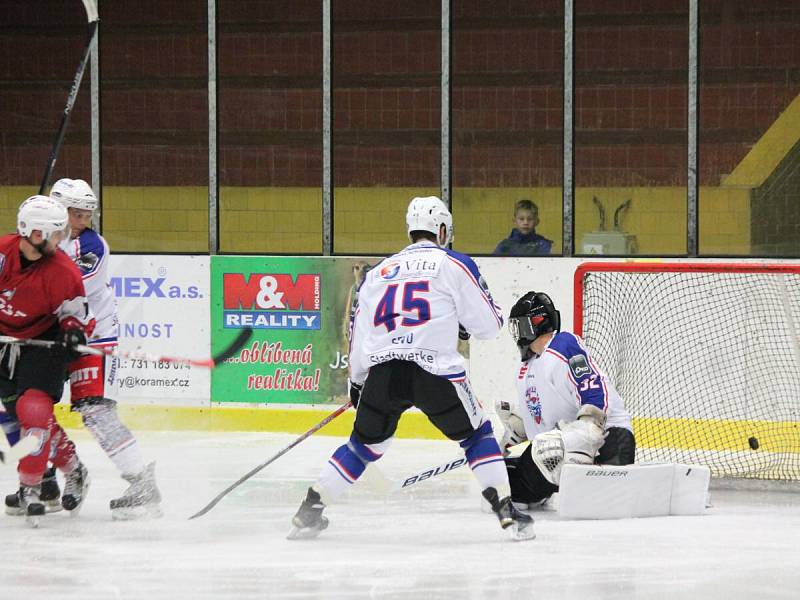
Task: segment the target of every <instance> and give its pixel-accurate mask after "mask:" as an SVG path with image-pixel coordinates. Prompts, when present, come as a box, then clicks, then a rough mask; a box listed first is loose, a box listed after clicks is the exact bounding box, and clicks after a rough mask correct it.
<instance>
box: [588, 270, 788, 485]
mask: <svg viewBox="0 0 800 600" xmlns="http://www.w3.org/2000/svg"><path fill="white" fill-rule="evenodd" d="M574 318H575V331H576V333H578V334H579V335H581V336H582V337H583V338H584V340H585V342H586V344H587V346H588V347H589V349H590V350H591V351H592V352H593V354H594V356H595V357H596V359H597V361H598V363H599V364H600V366H601V367H602V368H603V369H604V370H605V371H606V373H608V375H609V376H610V377H611V379H612V381H614V383H615V384H616V386H617V388H618V390H619V392H620V394H621V395H622V397H623V398H624V400H625V404H626V406H627V408H628V410H629V411H630V412H631V414H632V416H633V418H634V433H635V435H636V442H637V446H638V449H637V461H668V462H685V463H689V464H693V463H695V464H704V465H707V466H708V467H710V468H711V472H712V474H713V475H714V476H715V477H738V478H752V479H780V480H790V481H798V480H800V338H799V337H798V336H799V335H800V329H798V328H799V327H800V265H763V264H755V263H750V264H748V263H743V264H729V263H724V264H723V263H699V264H698V263H695V264H692V263H644V262H642V263H638V262H637V263H611V262H608V263H584V264H582V265H581V266H579V267H578V269H577V270H576V273H575V313H574Z"/></svg>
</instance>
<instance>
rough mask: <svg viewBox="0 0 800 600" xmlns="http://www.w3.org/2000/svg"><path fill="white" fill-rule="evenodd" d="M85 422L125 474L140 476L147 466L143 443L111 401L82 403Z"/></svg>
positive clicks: (79, 410) (80, 408) (80, 411)
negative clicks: (141, 450)
mask: <svg viewBox="0 0 800 600" xmlns="http://www.w3.org/2000/svg"><path fill="white" fill-rule="evenodd" d="M77 410H78V412H79V413H81V417H82V418H83V424H84V425H85V426H86V429H88V430H89V432H90V433H91V434H92V436H93V437H94V439H95V440H97V443H98V444H100V447H101V448H102V449H103V451H104V452H105V453H106V454H107V455H108V458H110V459H111V462H113V463H114V466H116V467H117V469H119V472H120V473H121V474H122V475H128V476H132V475H139V474H140V473H142V472H143V471H144V469H145V467H146V466H147V465H146V464H145V461H144V458H143V457H142V453H141V452H140V450H139V444H138V443H137V442H136V438H134V437H133V433H131V430H130V429H128V428H127V427H126V426H125V425H124V424H123V423H122V421H120V419H119V415H118V414H117V409H116V406H115V405H114V404H112V403H110V402H108V403H106V402H103V403H98V404H82V405H79V406H78V408H77Z"/></svg>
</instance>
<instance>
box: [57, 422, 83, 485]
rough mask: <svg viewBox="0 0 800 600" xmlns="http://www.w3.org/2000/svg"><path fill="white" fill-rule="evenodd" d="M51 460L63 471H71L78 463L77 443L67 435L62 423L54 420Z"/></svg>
mask: <svg viewBox="0 0 800 600" xmlns="http://www.w3.org/2000/svg"><path fill="white" fill-rule="evenodd" d="M50 462H52V463H53V466H54V467H58V469H59V470H60V471H61V472H62V473H71V472H72V470H73V469H74V468H75V466H76V465H77V464H78V454H77V451H76V450H75V444H73V443H72V440H71V439H69V437H67V433H66V432H65V431H64V430H63V429H62V428H61V425H59V424H58V423H56V422H55V419H54V420H53V424H52V426H51V427H50Z"/></svg>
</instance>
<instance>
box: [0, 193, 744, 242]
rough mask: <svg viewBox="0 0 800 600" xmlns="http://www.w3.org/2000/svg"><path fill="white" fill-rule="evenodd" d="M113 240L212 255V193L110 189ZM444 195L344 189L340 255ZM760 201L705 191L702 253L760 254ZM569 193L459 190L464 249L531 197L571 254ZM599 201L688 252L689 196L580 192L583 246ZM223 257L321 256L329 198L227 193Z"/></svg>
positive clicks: (654, 238)
mask: <svg viewBox="0 0 800 600" xmlns="http://www.w3.org/2000/svg"><path fill="white" fill-rule="evenodd" d="M35 192H36V189H35V188H34V187H28V186H13V187H12V186H9V187H0V224H2V226H3V231H8V232H10V231H13V230H14V229H15V219H16V210H17V207H18V206H19V203H20V202H21V200H23V199H24V198H26V197H28V196H29V195H31V194H32V193H35ZM103 192H104V196H103V203H104V215H103V232H104V234H105V236H106V238H107V239H108V241H109V244H110V245H111V247H112V249H114V250H116V251H123V252H124V251H130V252H136V251H139V252H201V253H202V252H207V251H208V208H207V204H208V200H207V199H208V191H207V189H206V188H204V187H175V188H173V187H107V188H105V189H104V190H103ZM437 193H438V190H437V189H435V188H338V189H337V190H336V191H335V194H336V197H335V201H334V251H335V252H337V253H340V254H348V253H351V254H384V253H391V252H395V251H397V250H398V249H399V248H402V247H403V245H405V244H406V242H407V238H406V233H405V210H406V207H407V205H408V201H409V199H411V198H412V197H414V196H427V195H435V194H437ZM750 193H751V190H750V188H749V187H746V186H741V187H739V186H722V187H703V188H701V189H700V200H699V204H700V215H699V218H700V236H699V241H700V251H701V253H703V254H732V255H747V254H749V252H750ZM561 194H562V191H561V188H538V189H537V188H459V189H456V190H455V191H454V192H453V212H454V214H455V215H456V217H455V243H454V248H455V249H456V250H459V251H463V252H468V253H474V254H490V253H491V252H492V251H493V250H494V248H495V246H496V245H497V243H498V242H499V241H500V240H502V239H504V238H505V237H506V236H508V233H509V231H510V230H511V228H512V226H513V208H514V204H515V202H516V201H517V200H519V199H520V198H529V199H531V200H533V201H534V202H536V204H537V205H538V206H539V218H540V224H539V226H538V227H537V231H538V232H539V233H541V234H542V235H544V236H545V237H547V238H549V239H552V240H554V242H555V243H554V245H553V251H554V253H556V254H557V253H560V252H561V231H562V217H561V206H562V197H561ZM593 197H597V198H598V199H599V200H600V201H601V202H602V203H603V204H604V206H605V208H606V228H607V229H610V228H612V227H613V218H614V210H615V209H616V208H617V207H618V206H619V205H620V204H621V203H622V202H624V201H625V200H627V199H629V198H631V199H632V200H633V202H632V204H631V208H630V209H629V210H628V211H627V212H626V213H625V214H624V215H623V217H622V220H621V229H622V230H623V231H625V232H627V233H631V234H634V235H636V238H637V242H638V252H639V253H640V254H646V255H675V254H678V255H680V254H684V253H685V252H686V190H685V189H684V188H680V187H662V188H659V187H655V188H646V187H645V188H577V189H576V191H575V244H576V249H577V250H578V251H580V250H581V248H582V239H583V236H584V234H585V233H587V232H590V231H596V230H597V229H598V226H599V213H598V210H597V208H596V207H595V206H594V204H593V203H592V198H593ZM219 219H220V249H221V251H223V252H228V253H236V252H242V253H265V254H266V253H279V254H318V253H320V252H321V251H322V197H321V192H320V190H319V188H248V187H230V188H222V189H221V190H220V217H219Z"/></svg>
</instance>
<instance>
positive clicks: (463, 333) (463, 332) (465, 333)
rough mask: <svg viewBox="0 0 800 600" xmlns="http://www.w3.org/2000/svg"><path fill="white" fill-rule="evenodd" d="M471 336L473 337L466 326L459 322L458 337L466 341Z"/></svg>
mask: <svg viewBox="0 0 800 600" xmlns="http://www.w3.org/2000/svg"><path fill="white" fill-rule="evenodd" d="M470 337H472V336H471V335H470V333H469V331H467V330H466V329H464V326H463V325H462V324H461V323H459V324H458V339H460V340H463V341H465V342H466V341H467V340H468V339H469V338H470Z"/></svg>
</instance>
